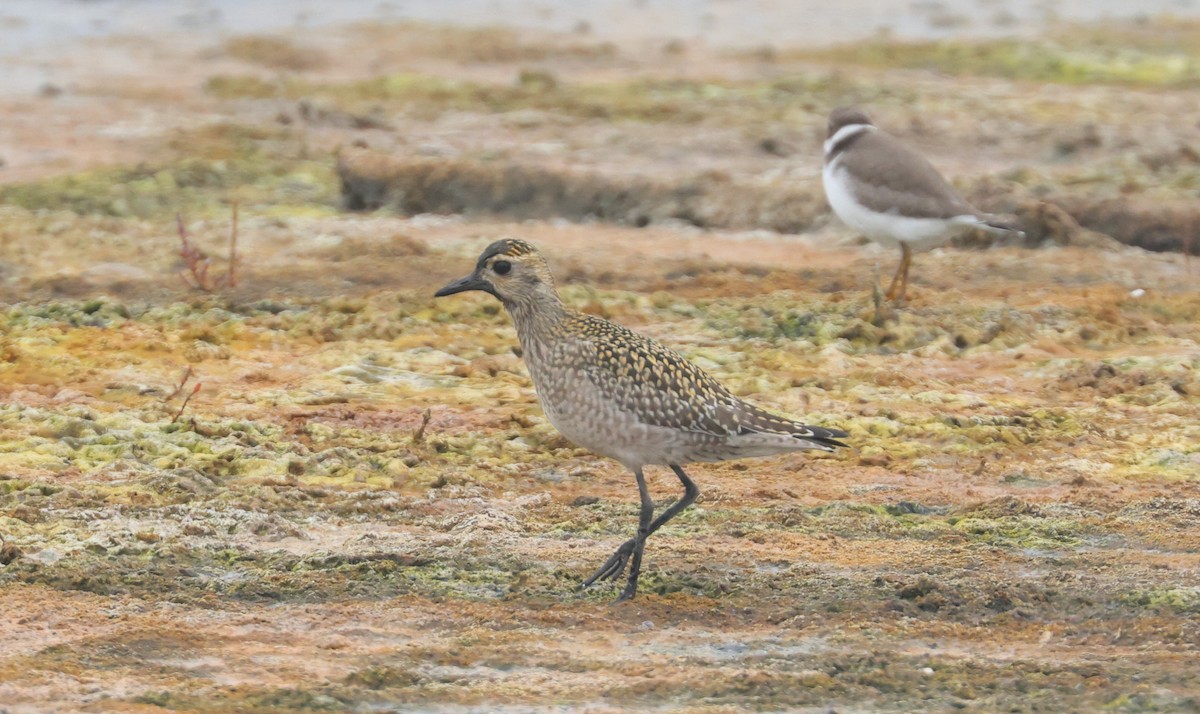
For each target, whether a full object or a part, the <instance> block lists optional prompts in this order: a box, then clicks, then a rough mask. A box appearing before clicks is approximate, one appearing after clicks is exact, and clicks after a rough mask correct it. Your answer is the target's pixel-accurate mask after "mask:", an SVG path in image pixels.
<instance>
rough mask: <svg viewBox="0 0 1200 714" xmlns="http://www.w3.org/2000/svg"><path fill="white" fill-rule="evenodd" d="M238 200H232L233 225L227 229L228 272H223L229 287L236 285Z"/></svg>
mask: <svg viewBox="0 0 1200 714" xmlns="http://www.w3.org/2000/svg"><path fill="white" fill-rule="evenodd" d="M237 229H238V202H237V201H234V202H233V225H232V227H231V228H230V229H229V272H227V273H225V284H226V285H228V286H229V287H231V288H236V287H237V278H236V277H235V272H234V271H235V269H236V267H237V238H238V231H237Z"/></svg>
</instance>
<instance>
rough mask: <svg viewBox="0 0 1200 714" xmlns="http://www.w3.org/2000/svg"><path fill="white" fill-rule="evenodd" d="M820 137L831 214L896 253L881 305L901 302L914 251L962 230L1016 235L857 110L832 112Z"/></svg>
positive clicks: (1012, 228) (917, 155)
mask: <svg viewBox="0 0 1200 714" xmlns="http://www.w3.org/2000/svg"><path fill="white" fill-rule="evenodd" d="M826 136H827V138H826V140H825V170H824V172H823V173H822V179H823V181H824V184H825V196H826V198H827V199H828V200H829V206H830V207H831V208H832V209H833V212H834V213H836V214H837V216H838V218H840V219H842V222H843V223H845V224H846V225H847V226H849V227H850V228H853V229H854V230H856V231H859V232H860V233H862V234H863V235H864V236H866V237H867V238H869V239H870V240H873V241H875V242H876V243H880V244H881V245H885V246H896V245H899V246H900V251H901V258H900V267H899V268H898V269H897V270H896V275H895V277H893V278H892V284H891V286H890V287H889V288H888V291H887V298H888V299H889V300H900V301H903V300H904V294H905V291H906V290H907V288H908V266H909V263H911V262H912V251H913V250H914V249H915V250H928V249H930V248H934V247H937V246H939V245H941V244H943V243H945V242H946V241H948V240H950V239H951V238H953V237H954V236H956V235H958V234H960V233H963V232H965V231H966V230H968V229H970V228H979V229H981V230H985V231H989V232H993V233H1017V234H1020V233H1021V231H1020V229H1019V228H1017V227H1016V226H1015V225H1013V224H1012V223H1009V222H1007V221H1004V220H1002V219H999V218H997V217H995V216H990V215H988V214H985V213H981V212H979V211H978V210H977V209H976V208H975V207H974V206H972V205H971V204H969V203H967V201H966V200H965V199H964V198H963V197H962V196H960V195H959V194H958V192H957V191H955V190H954V187H952V186H951V185H950V184H949V183H947V182H946V179H944V178H942V175H941V174H939V173H938V171H937V169H935V168H934V167H933V165H932V164H930V163H929V162H928V161H926V160H925V157H923V156H921V155H920V154H918V153H917V152H916V151H915V150H914V149H912V148H911V147H909V146H908V145H907V144H904V143H903V142H901V141H900V140H899V139H897V138H895V137H894V136H891V135H890V134H887V133H886V132H884V131H882V130H880V129H879V128H878V127H876V126H875V125H874V124H872V123H871V119H870V118H869V117H868V116H867V115H866V114H865V113H863V112H862V111H860V110H858V109H855V108H853V107H838V108H837V109H834V110H833V112H832V113H830V115H829V130H828V133H827V134H826Z"/></svg>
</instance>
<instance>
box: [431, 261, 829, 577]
mask: <svg viewBox="0 0 1200 714" xmlns="http://www.w3.org/2000/svg"><path fill="white" fill-rule="evenodd" d="M467 290H482V291H484V292H487V293H490V294H492V295H494V296H496V297H497V298H499V299H500V301H501V302H502V303H503V304H504V307H505V308H506V309H507V310H508V312H509V314H510V315H511V316H512V318H513V322H514V323H515V324H516V328H517V336H518V338H519V339H520V341H521V348H522V350H523V351H524V357H525V362H526V364H527V365H528V367H529V374H530V376H531V377H532V378H533V384H534V388H535V389H536V391H537V394H538V399H539V401H540V402H541V404H542V409H543V410H544V411H545V412H546V416H547V418H548V419H549V420H550V423H552V424H553V425H554V426H555V428H557V429H558V430H559V431H560V432H562V434H563V436H565V437H567V438H568V439H570V440H571V441H573V442H575V443H577V444H579V445H580V446H583V447H586V448H588V449H591V450H592V451H595V452H596V453H598V454H602V455H604V456H608V457H611V458H613V459H616V460H617V461H620V462H621V463H622V464H624V465H625V466H627V467H628V468H629V469H631V470H632V471H633V472H634V475H635V476H636V478H637V482H638V489H639V491H640V493H641V496H642V513H641V519H640V523H639V528H638V535H637V536H636V537H635V538H632V539H630V540H629V541H627V542H626V543H624V544H623V545H622V546H621V547H620V548H618V549H617V552H616V553H614V554H613V556H612V558H610V559H609V561H608V562H607V563H606V564H605V565H604V566H603V567H601V568H600V570H598V571H597V572H596V573H595V574H594V575H593V576H592V577H591V578H589V579H588V580H587V581H586V582H585V585H590V584H591V583H593V582H595V580H597V579H601V578H604V579H608V578H615V577H618V576H619V575H620V573H621V571H622V570H624V568H625V565H626V562H627V561H628V560H629V559H630V558H632V565H631V568H630V574H629V580H628V583H627V585H626V587H625V589H624V591H622V593H621V598H620V599H628V598H630V597H632V596H633V594H634V593H635V592H636V590H637V578H638V573H639V569H640V564H641V555H642V549H643V547H644V545H645V539H646V537H647V536H649V535H650V534H651V533H653V532H654V531H655V530H657V529H658V528H659V527H660V526H662V524H663V523H666V522H667V521H668V520H670V519H671V518H672V517H673V516H674V515H676V514H677V513H679V511H682V510H683V509H684V508H686V507H687V506H688V505H689V504H691V502H692V501H693V500H695V498H696V496H697V495H699V491H698V490H697V489H696V487H695V485H694V484H693V483H692V481H691V479H689V478H688V476H687V474H685V473H684V471H683V469H682V468H681V466H682V465H683V464H685V463H690V462H694V461H722V460H725V459H739V458H745V457H750V456H768V455H771V454H778V453H782V452H787V451H799V450H803V449H820V450H824V451H832V450H833V448H834V447H836V446H842V445H843V444H841V443H840V442H839V441H837V440H838V439H840V438H842V437H845V436H846V433H845V432H842V431H838V430H835V429H826V428H822V427H816V426H807V425H804V424H800V423H798V422H795V421H792V420H790V419H785V418H782V417H778V416H775V415H773V414H771V413H769V412H767V411H765V410H763V409H760V408H759V407H756V406H754V405H753V404H750V403H749V402H746V401H745V400H743V399H741V398H739V397H737V396H735V395H734V394H733V393H731V392H730V391H729V390H728V389H726V388H725V387H724V386H722V385H721V383H719V382H718V381H717V380H716V379H714V378H713V377H711V376H710V375H709V374H708V373H706V372H705V371H704V370H702V369H700V368H699V367H697V366H696V365H694V364H692V363H691V362H689V361H687V360H686V359H684V358H683V356H681V355H680V354H679V353H677V352H675V351H674V350H671V349H668V348H667V347H664V346H663V345H661V344H659V343H658V342H656V341H654V340H652V339H650V338H648V337H644V336H642V335H639V334H637V333H635V332H633V331H631V330H628V329H626V328H624V327H621V326H620V325H617V324H614V323H612V322H609V321H608V320H605V319H603V318H600V317H596V316H594V315H586V314H583V313H579V312H576V311H574V310H571V309H569V308H567V306H566V305H564V304H563V302H562V300H561V299H560V298H559V296H558V292H557V291H556V290H555V288H554V279H553V277H552V276H551V274H550V269H549V267H548V266H547V264H546V261H545V259H544V258H543V257H542V256H541V254H540V253H538V251H537V250H536V249H535V248H534V247H533V246H532V245H530V244H529V243H526V242H524V241H520V240H511V239H506V240H500V241H496V242H495V243H493V244H491V245H490V246H488V247H487V249H486V250H484V252H483V254H482V255H480V257H479V260H478V262H477V263H476V265H475V270H474V272H472V273H471V274H470V275H469V276H467V277H465V278H462V279H461V280H457V281H455V282H453V283H450V284H449V285H447V286H446V287H444V288H442V289H441V290H439V291H438V292H437V296H438V297H441V296H444V295H452V294H454V293H459V292H464V291H467ZM651 464H657V465H666V466H670V467H671V468H672V470H674V472H675V473H676V475H678V476H679V478H680V480H681V481H682V482H683V485H684V497H683V498H682V499H680V500H679V501H677V502H675V503H674V504H672V505H671V507H670V508H668V509H667V510H666V511H664V512H663V513H662V514H660V516H659V517H658V518H657V519H653V510H654V504H653V501H652V500H651V499H650V495H649V491H648V490H647V489H646V484H645V478H644V476H643V474H642V468H643V467H644V466H647V465H651Z"/></svg>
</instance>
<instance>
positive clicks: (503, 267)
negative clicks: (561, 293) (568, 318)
mask: <svg viewBox="0 0 1200 714" xmlns="http://www.w3.org/2000/svg"><path fill="white" fill-rule="evenodd" d="M468 290H482V291H483V292H485V293H489V294H491V295H494V296H496V297H497V298H499V299H500V301H501V302H503V303H505V304H511V303H517V302H525V301H528V300H530V299H532V298H534V297H536V296H539V295H547V294H548V295H554V278H553V276H551V274H550V266H549V265H547V264H546V259H545V258H543V257H542V254H541V253H539V252H538V250H537V248H534V247H533V246H532V245H531V244H529V243H526V242H525V241H523V240H518V239H516V238H503V239H501V240H498V241H496V242H495V243H492V244H491V245H489V246H488V247H487V248H484V250H483V253H481V254H480V255H479V260H478V261H476V263H475V270H474V272H472V273H471V274H470V275H468V276H467V277H465V278H460V279H458V280H455V281H454V282H452V283H450V284H449V285H447V286H445V287H444V288H442V289H441V290H438V291H437V292H436V293H434V297H444V296H446V295H454V294H455V293H461V292H467V291H468Z"/></svg>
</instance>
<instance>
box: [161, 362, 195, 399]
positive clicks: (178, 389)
mask: <svg viewBox="0 0 1200 714" xmlns="http://www.w3.org/2000/svg"><path fill="white" fill-rule="evenodd" d="M191 378H192V365H190V364H189V365H188V366H187V369H185V370H183V379H180V380H179V386H177V387H175V391H174V392H171V393H170V394H168V395H167V397H166V400H165V401H168V402H169V401H171V400H172V399H174V398H175V397H178V396H179V395H180V394H182V393H183V388H184V386H185V385H186V384H187V383H188V380H189V379H191Z"/></svg>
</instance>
